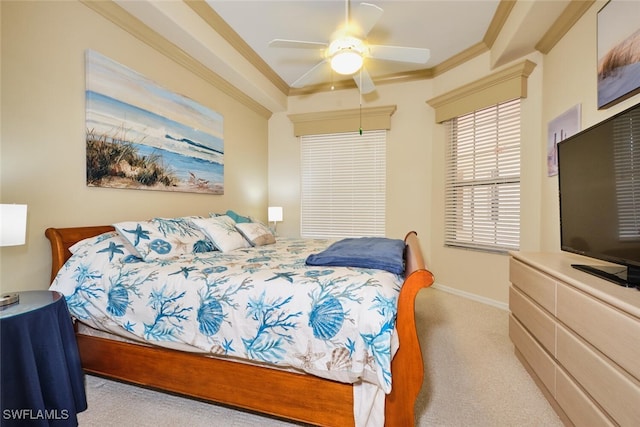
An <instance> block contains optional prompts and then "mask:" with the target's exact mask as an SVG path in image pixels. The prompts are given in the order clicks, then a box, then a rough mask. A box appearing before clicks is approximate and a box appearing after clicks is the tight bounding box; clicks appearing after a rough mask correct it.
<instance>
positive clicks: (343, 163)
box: [300, 130, 387, 238]
mask: <svg viewBox="0 0 640 427" xmlns="http://www.w3.org/2000/svg"><path fill="white" fill-rule="evenodd" d="M386 139H387V133H386V130H373V131H365V132H363V134H362V135H360V133H359V132H348V133H332V134H322V135H304V136H301V137H300V143H301V168H302V197H301V218H300V235H301V236H302V237H311V238H314V237H315V238H317V237H330V238H341V237H360V236H384V234H385V198H386Z"/></svg>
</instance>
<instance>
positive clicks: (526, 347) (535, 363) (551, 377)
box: [509, 315, 556, 396]
mask: <svg viewBox="0 0 640 427" xmlns="http://www.w3.org/2000/svg"><path fill="white" fill-rule="evenodd" d="M509 337H510V338H511V341H512V342H513V345H514V346H515V347H516V348H517V349H518V351H519V352H520V353H521V354H522V356H523V357H524V358H525V359H526V360H527V362H528V363H529V365H530V366H531V368H532V369H533V371H534V372H535V373H536V375H537V376H538V378H540V381H541V382H542V383H543V384H544V386H545V387H546V388H547V390H548V391H549V393H550V394H551V395H552V396H555V385H556V378H555V377H556V364H555V362H554V361H553V359H552V358H551V356H549V354H547V352H545V351H544V349H543V348H542V346H541V345H540V344H539V343H538V342H537V341H536V340H535V338H533V337H532V336H531V335H530V334H529V332H527V330H526V329H525V328H524V326H522V324H521V323H520V322H519V321H518V320H517V319H516V318H515V317H513V315H510V316H509Z"/></svg>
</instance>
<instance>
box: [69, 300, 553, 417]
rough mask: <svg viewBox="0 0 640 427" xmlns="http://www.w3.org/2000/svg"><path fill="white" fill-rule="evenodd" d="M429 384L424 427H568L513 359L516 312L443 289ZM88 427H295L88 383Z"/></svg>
mask: <svg viewBox="0 0 640 427" xmlns="http://www.w3.org/2000/svg"><path fill="white" fill-rule="evenodd" d="M416 309H417V316H418V319H417V322H418V325H419V333H420V342H421V345H422V349H423V357H424V361H425V382H424V385H423V387H422V391H421V394H420V396H419V398H418V402H417V403H416V425H417V426H446V427H455V426H460V427H471V426H473V427H484V426H486V427H506V426H514V427H516V426H517V427H524V426H531V427H533V426H536V427H539V426H545V427H553V426H561V425H562V423H561V422H560V420H559V418H558V417H557V415H556V414H555V412H554V411H553V410H552V409H551V407H550V406H549V404H548V403H547V401H546V400H545V399H544V397H543V396H542V393H541V392H540V391H539V390H538V388H537V387H536V385H535V384H534V383H533V381H532V380H531V378H530V377H529V375H528V374H527V373H526V371H525V370H524V368H523V367H522V365H521V364H520V362H519V361H518V360H517V359H516V358H515V356H514V354H513V346H512V344H511V341H510V340H509V337H508V313H507V312H506V311H503V310H500V309H498V308H495V307H491V306H488V305H485V304H482V303H479V302H475V301H471V300H469V299H466V298H463V297H460V296H457V295H452V294H450V293H447V292H444V291H442V290H438V289H433V288H432V289H426V290H424V291H421V292H420V294H419V295H418V299H417V301H416ZM87 399H88V403H89V409H87V410H86V411H85V412H83V413H81V414H79V415H78V418H79V421H80V426H82V427H84V426H101V427H103V426H104V427H108V426H118V427H120V426H133V425H135V426H139V427H143V426H149V427H151V426H154V427H163V426H167V427H174V426H194V427H197V426H220V427H230V426H257V425H260V426H267V427H275V426H293V425H296V424H291V423H287V422H285V421H282V420H277V419H273V418H268V417H262V416H259V415H256V414H252V413H247V412H243V411H235V410H232V409H229V408H226V407H220V406H216V405H212V404H208V403H203V402H199V401H194V400H190V399H184V398H181V397H177V396H173V395H168V394H164V393H159V392H155V391H151V390H147V389H143V388H139V387H134V386H130V385H126V384H121V383H118V382H114V381H109V380H105V379H102V378H98V377H94V376H87Z"/></svg>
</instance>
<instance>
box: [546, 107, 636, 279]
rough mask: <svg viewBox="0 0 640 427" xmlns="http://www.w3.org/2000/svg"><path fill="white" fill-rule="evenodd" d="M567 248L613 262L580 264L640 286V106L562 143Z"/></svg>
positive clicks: (564, 243) (562, 223) (564, 242)
mask: <svg viewBox="0 0 640 427" xmlns="http://www.w3.org/2000/svg"><path fill="white" fill-rule="evenodd" d="M558 179H559V191H560V240H561V248H562V250H564V251H569V252H574V253H578V254H582V255H585V256H587V257H591V258H596V259H601V260H605V261H610V262H612V263H616V264H619V266H608V267H606V266H604V265H603V264H604V263H600V265H598V263H597V262H595V263H594V264H591V263H589V264H577V265H573V266H574V267H575V268H578V269H580V270H583V271H586V272H588V273H591V274H595V275H597V276H600V277H602V278H604V279H607V280H610V281H612V282H615V283H618V284H620V285H623V286H629V287H632V286H633V287H638V288H639V289H640V104H637V105H635V106H633V107H631V108H629V109H627V110H625V111H623V112H621V113H619V114H616V115H615V116H612V117H610V118H609V119H607V120H604V121H602V122H600V123H598V124H597V125H595V126H592V127H590V128H588V129H586V130H584V131H582V132H580V133H578V134H576V135H574V136H572V137H570V138H567V139H566V140H564V141H562V142H560V143H559V144H558Z"/></svg>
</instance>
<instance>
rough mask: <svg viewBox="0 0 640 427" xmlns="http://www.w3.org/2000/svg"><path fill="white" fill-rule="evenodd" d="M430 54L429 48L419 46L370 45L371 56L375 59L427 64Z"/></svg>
mask: <svg viewBox="0 0 640 427" xmlns="http://www.w3.org/2000/svg"><path fill="white" fill-rule="evenodd" d="M430 56H431V51H429V49H421V48H418V47H401V46H380V45H369V57H370V58H373V59H385V60H388V61H399V62H413V63H416V64H426V63H427V61H428V60H429V57H430Z"/></svg>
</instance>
